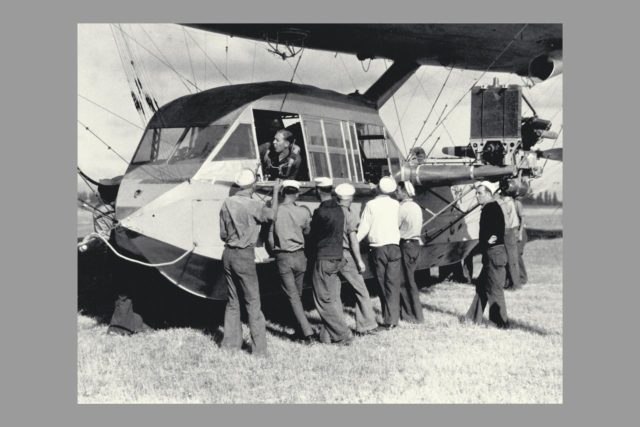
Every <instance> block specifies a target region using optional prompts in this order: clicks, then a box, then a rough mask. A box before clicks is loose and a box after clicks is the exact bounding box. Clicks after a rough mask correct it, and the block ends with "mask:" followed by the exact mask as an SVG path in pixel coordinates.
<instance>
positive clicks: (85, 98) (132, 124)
mask: <svg viewBox="0 0 640 427" xmlns="http://www.w3.org/2000/svg"><path fill="white" fill-rule="evenodd" d="M78 96H79V97H80V98H82V99H84V100H85V101H87V102H90V103H92V104H93V105H95V106H96V107H99V108H102V109H103V110H104V111H106V112H107V113H111V114H113V115H114V116H116V117H117V118H119V119H121V120H124V121H125V122H127V123H129V124H130V125H131V126H135V127H137V128H138V129H140V130H144V128H143V127H142V126H139V125H137V124H135V123H133V122H131V121H129V120H127V119H125V118H124V117H122V116H120V115H119V114H117V113H114V112H113V111H111V110H109V109H108V108H106V107H103V106H102V105H100V104H98V103H97V102H95V101H92V100H90V99H89V98H87V97H86V96H83V95H81V94H78Z"/></svg>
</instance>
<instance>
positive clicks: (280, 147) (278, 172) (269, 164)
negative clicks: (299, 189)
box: [260, 129, 301, 181]
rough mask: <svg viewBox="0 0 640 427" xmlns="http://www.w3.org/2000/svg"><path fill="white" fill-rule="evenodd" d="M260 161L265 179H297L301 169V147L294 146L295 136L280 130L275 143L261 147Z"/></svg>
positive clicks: (266, 143)
mask: <svg viewBox="0 0 640 427" xmlns="http://www.w3.org/2000/svg"><path fill="white" fill-rule="evenodd" d="M260 161H261V162H262V172H263V174H264V176H265V179H267V180H268V181H273V180H276V179H279V178H280V179H296V177H297V175H298V170H299V169H300V163H301V158H300V147H298V146H297V145H295V144H294V138H293V134H292V133H291V132H289V131H288V130H286V129H280V130H279V131H277V132H276V134H275V136H274V137H273V142H265V143H264V144H261V145H260Z"/></svg>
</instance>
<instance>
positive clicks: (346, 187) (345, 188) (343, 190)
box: [336, 182, 356, 199]
mask: <svg viewBox="0 0 640 427" xmlns="http://www.w3.org/2000/svg"><path fill="white" fill-rule="evenodd" d="M355 193H356V188H355V187H354V186H353V185H351V184H349V183H348V182H343V183H342V184H340V185H338V186H337V187H336V194H337V195H338V198H340V199H351V198H352V197H353V195H354V194H355Z"/></svg>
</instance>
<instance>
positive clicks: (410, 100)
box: [391, 69, 426, 135]
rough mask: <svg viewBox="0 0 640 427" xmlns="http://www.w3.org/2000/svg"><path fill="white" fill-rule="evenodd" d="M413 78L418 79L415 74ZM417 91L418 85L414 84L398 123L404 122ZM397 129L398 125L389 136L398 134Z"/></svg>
mask: <svg viewBox="0 0 640 427" xmlns="http://www.w3.org/2000/svg"><path fill="white" fill-rule="evenodd" d="M425 70H426V69H423V70H422V74H423V75H424V72H425ZM414 76H415V78H416V79H418V75H417V74H415V75H414ZM417 89H418V84H416V85H415V86H414V88H413V89H412V90H411V97H410V98H409V100H408V101H407V104H406V105H405V107H404V111H403V112H402V114H401V115H400V122H402V120H404V116H405V115H406V114H407V111H409V106H410V105H411V102H412V101H413V98H414V97H415V95H416V93H418V92H417ZM399 128H400V124H398V125H397V126H396V128H395V129H394V130H393V132H391V135H395V134H396V133H397V132H398V130H399Z"/></svg>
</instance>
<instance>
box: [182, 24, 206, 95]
mask: <svg viewBox="0 0 640 427" xmlns="http://www.w3.org/2000/svg"><path fill="white" fill-rule="evenodd" d="M182 32H183V35H184V46H185V48H186V50H187V56H189V67H191V76H192V77H193V82H194V83H195V84H196V86H197V85H198V81H197V80H196V72H195V71H194V70H193V61H192V60H191V50H189V43H188V42H187V30H186V29H185V27H182ZM205 64H206V61H205Z"/></svg>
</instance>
